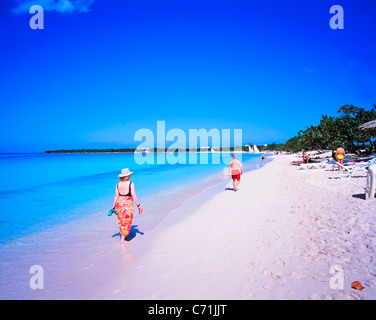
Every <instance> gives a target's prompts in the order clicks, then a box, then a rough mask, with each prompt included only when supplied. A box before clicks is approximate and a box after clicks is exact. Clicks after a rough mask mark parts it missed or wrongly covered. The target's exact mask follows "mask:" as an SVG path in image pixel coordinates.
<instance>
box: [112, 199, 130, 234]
mask: <svg viewBox="0 0 376 320" xmlns="http://www.w3.org/2000/svg"><path fill="white" fill-rule="evenodd" d="M116 211H117V213H118V224H119V230H120V234H121V235H122V236H124V237H126V236H127V235H128V234H129V233H130V232H131V227H132V219H133V212H134V209H133V198H132V197H129V196H119V198H118V199H117V201H116Z"/></svg>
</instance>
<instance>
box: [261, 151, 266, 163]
mask: <svg viewBox="0 0 376 320" xmlns="http://www.w3.org/2000/svg"><path fill="white" fill-rule="evenodd" d="M261 159H262V165H264V160H265V154H264V153H263V154H262V156H261Z"/></svg>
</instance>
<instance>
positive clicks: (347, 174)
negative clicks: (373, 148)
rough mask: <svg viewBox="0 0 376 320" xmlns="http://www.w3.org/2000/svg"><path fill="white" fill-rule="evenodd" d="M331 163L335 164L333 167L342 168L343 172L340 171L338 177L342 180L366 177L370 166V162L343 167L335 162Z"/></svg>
mask: <svg viewBox="0 0 376 320" xmlns="http://www.w3.org/2000/svg"><path fill="white" fill-rule="evenodd" d="M331 162H334V164H333V166H337V167H338V166H339V167H340V168H341V170H339V171H338V175H339V177H340V178H341V179H343V178H351V177H362V176H365V175H366V174H367V173H368V171H367V169H368V167H369V166H370V164H369V163H368V162H361V163H357V164H353V165H345V164H343V165H342V164H340V163H338V162H337V161H335V160H332V161H331Z"/></svg>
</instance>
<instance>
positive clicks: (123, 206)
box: [113, 168, 143, 244]
mask: <svg viewBox="0 0 376 320" xmlns="http://www.w3.org/2000/svg"><path fill="white" fill-rule="evenodd" d="M131 174H132V172H131V171H129V169H128V168H127V169H123V170H121V173H120V174H119V180H120V182H119V183H118V184H117V185H116V191H115V199H114V206H113V208H114V209H115V207H116V211H117V214H118V218H117V219H118V224H119V231H120V234H121V242H120V244H125V238H126V237H127V235H128V234H129V233H130V231H131V227H132V220H133V212H134V209H133V201H134V202H135V203H136V205H137V207H138V213H139V214H142V212H143V209H142V207H141V205H140V203H139V202H138V199H137V195H136V190H135V187H134V183H132V182H131V181H129V179H130V178H131Z"/></svg>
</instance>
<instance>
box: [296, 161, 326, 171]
mask: <svg viewBox="0 0 376 320" xmlns="http://www.w3.org/2000/svg"><path fill="white" fill-rule="evenodd" d="M328 165H329V162H328V160H325V161H321V162H311V163H302V164H300V165H299V169H304V170H310V169H323V168H326V167H327V166H328Z"/></svg>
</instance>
